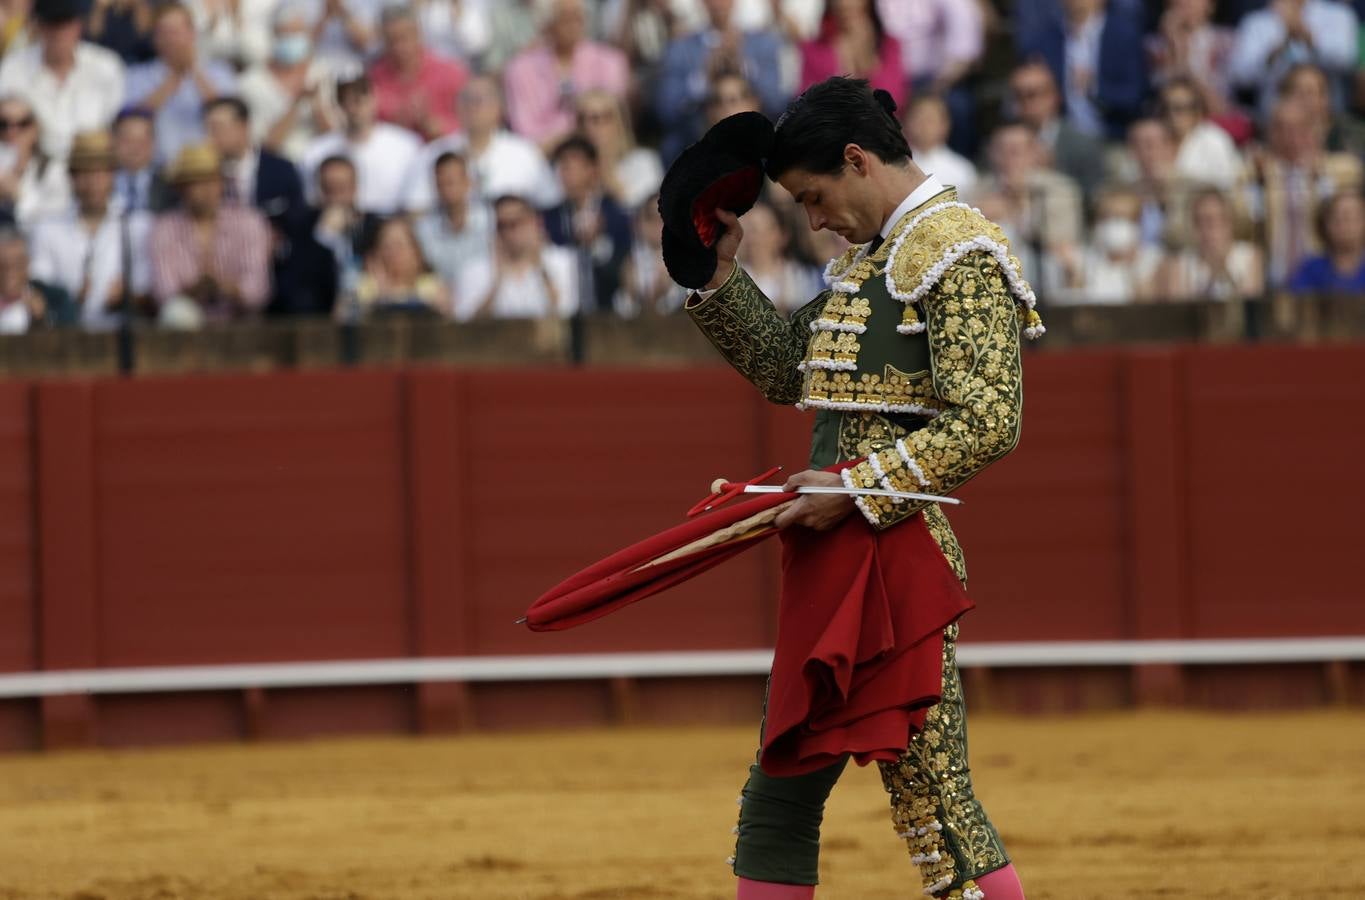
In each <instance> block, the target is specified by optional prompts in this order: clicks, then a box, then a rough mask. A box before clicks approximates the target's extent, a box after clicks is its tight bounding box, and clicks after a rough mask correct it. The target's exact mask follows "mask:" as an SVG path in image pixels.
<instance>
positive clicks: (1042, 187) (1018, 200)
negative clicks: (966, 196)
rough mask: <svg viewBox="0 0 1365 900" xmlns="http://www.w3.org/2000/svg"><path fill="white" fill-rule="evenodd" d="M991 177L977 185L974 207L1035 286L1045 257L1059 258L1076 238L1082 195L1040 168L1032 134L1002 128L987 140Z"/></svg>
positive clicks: (1023, 128) (1060, 176) (1040, 152)
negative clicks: (994, 226)
mask: <svg viewBox="0 0 1365 900" xmlns="http://www.w3.org/2000/svg"><path fill="white" fill-rule="evenodd" d="M989 159H990V172H989V174H987V175H986V176H985V177H984V178H982V179H981V181H980V182H978V184H977V189H976V197H975V199H976V203H978V204H979V205H980V207H981V211H982V212H983V213H985V214H986V216H987V217H988V218H990V219H992V220H994V221H995V222H997V223H999V225H1000V226H1001V228H1003V229H1004V230H1005V234H1006V235H1007V236H1008V237H1009V239H1010V243H1011V245H1012V246H1013V249H1014V252H1015V253H1016V254H1017V255H1018V257H1019V259H1020V260H1021V261H1022V262H1023V265H1024V270H1025V277H1027V278H1029V279H1030V280H1034V279H1035V278H1036V276H1037V274H1038V271H1039V266H1040V265H1041V262H1042V260H1041V258H1040V257H1041V256H1042V255H1043V254H1044V253H1057V252H1064V251H1065V250H1066V249H1067V248H1073V247H1075V246H1076V245H1077V244H1078V243H1079V242H1080V238H1081V192H1080V189H1079V188H1078V187H1077V186H1076V182H1074V181H1072V180H1071V179H1070V178H1068V177H1066V176H1065V175H1063V174H1061V173H1060V172H1057V171H1055V170H1054V169H1051V168H1049V167H1047V166H1046V165H1044V164H1043V149H1042V145H1041V144H1040V143H1039V141H1038V136H1037V135H1036V134H1034V132H1033V129H1031V128H1029V127H1028V126H1027V125H1024V124H1022V123H1010V124H1006V125H1002V126H1000V127H999V128H997V129H996V130H995V133H994V134H993V135H991V141H990V149H989Z"/></svg>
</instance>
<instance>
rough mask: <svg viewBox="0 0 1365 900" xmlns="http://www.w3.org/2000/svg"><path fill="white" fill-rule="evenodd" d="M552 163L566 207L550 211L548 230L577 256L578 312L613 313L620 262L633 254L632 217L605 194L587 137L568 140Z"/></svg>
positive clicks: (600, 173)
mask: <svg viewBox="0 0 1365 900" xmlns="http://www.w3.org/2000/svg"><path fill="white" fill-rule="evenodd" d="M553 162H554V165H555V171H556V172H557V173H558V175H559V183H560V185H561V186H562V187H563V189H564V202H563V203H561V204H559V205H558V206H556V207H554V208H553V209H551V210H548V211H546V213H545V230H546V232H547V233H548V234H549V237H550V240H552V241H554V243H555V244H557V245H559V246H561V247H567V248H569V249H571V250H573V251H574V254H575V257H576V260H577V264H578V285H579V289H578V298H579V300H578V302H579V309H581V310H582V311H584V312H591V313H609V312H612V300H613V299H614V298H615V297H616V291H617V289H618V288H619V287H620V281H621V263H622V262H623V261H624V260H625V258H626V255H627V254H628V253H630V218H629V217H628V216H627V215H626V213H625V211H624V210H622V209H621V207H620V206H619V205H617V203H616V201H615V200H612V199H611V198H610V197H608V196H607V195H606V194H605V193H604V191H603V190H602V170H601V165H600V163H599V161H598V158H597V150H596V149H595V148H594V147H593V145H592V142H591V141H589V140H588V139H587V138H585V137H583V136H582V135H573V136H572V137H569V138H568V139H566V140H565V141H564V143H562V144H560V145H559V147H558V149H556V150H555V154H554V159H553Z"/></svg>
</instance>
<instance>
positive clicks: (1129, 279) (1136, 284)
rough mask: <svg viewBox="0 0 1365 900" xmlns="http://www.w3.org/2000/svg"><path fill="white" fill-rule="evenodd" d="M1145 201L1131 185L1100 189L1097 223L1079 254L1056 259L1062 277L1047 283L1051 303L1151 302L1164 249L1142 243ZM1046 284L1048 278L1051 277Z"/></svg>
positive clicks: (1067, 254) (1067, 253) (1045, 276)
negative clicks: (1139, 220)
mask: <svg viewBox="0 0 1365 900" xmlns="http://www.w3.org/2000/svg"><path fill="white" fill-rule="evenodd" d="M1141 215H1142V198H1141V197H1140V196H1139V195H1138V194H1137V192H1136V191H1134V190H1132V189H1130V188H1127V187H1108V188H1102V189H1101V191H1100V193H1099V195H1098V197H1097V198H1096V201H1095V224H1094V226H1093V227H1092V228H1091V229H1090V241H1089V242H1088V243H1087V244H1086V245H1085V247H1084V248H1083V249H1082V250H1081V251H1080V253H1078V254H1077V253H1073V252H1066V251H1064V252H1062V253H1060V254H1059V255H1058V256H1057V259H1056V265H1057V268H1058V269H1059V270H1060V272H1059V274H1053V275H1051V278H1052V279H1056V281H1055V282H1054V283H1052V284H1050V285H1048V289H1047V299H1048V302H1049V303H1053V304H1061V303H1066V304H1086V305H1093V304H1114V303H1133V302H1136V301H1144V300H1150V299H1152V294H1153V290H1154V288H1155V287H1156V274H1157V268H1158V267H1159V266H1160V265H1161V251H1160V250H1159V249H1157V248H1156V247H1153V246H1151V245H1148V244H1143V243H1142V229H1141V227H1140V226H1139V225H1138V218H1139V217H1140V216H1141ZM1044 280H1050V279H1049V276H1048V275H1047V274H1045V275H1044Z"/></svg>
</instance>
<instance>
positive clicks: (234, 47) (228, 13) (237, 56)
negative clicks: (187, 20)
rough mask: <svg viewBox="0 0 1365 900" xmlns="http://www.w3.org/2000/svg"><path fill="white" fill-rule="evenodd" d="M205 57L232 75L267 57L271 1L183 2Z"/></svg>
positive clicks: (197, 0) (220, 0) (273, 7)
mask: <svg viewBox="0 0 1365 900" xmlns="http://www.w3.org/2000/svg"><path fill="white" fill-rule="evenodd" d="M186 6H187V7H188V8H189V10H190V14H191V15H192V16H193V17H194V29H195V31H196V32H197V33H198V34H199V44H200V46H201V47H202V48H203V53H204V55H205V56H206V57H209V58H211V59H216V60H220V61H222V62H225V63H228V64H229V65H231V66H232V68H233V69H235V70H236V71H239V72H240V71H241V70H243V69H246V68H248V67H250V66H256V65H260V64H261V63H263V62H265V60H266V58H267V57H268V56H269V55H270V15H271V13H273V12H274V11H275V0H186Z"/></svg>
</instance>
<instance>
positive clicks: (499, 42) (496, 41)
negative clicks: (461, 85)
mask: <svg viewBox="0 0 1365 900" xmlns="http://www.w3.org/2000/svg"><path fill="white" fill-rule="evenodd" d="M536 7H537V3H536V0H495V2H492V3H490V4H489V7H488V32H489V35H488V49H487V50H486V51H484V55H483V71H485V72H501V71H502V70H503V69H504V68H506V66H507V61H508V60H510V59H511V58H512V57H514V56H516V55H517V54H518V53H520V52H521V51H522V50H525V49H526V48H527V47H528V46H530V44H531V43H532V42H533V41H535V39H536V31H537V25H538V22H537V17H536Z"/></svg>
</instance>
